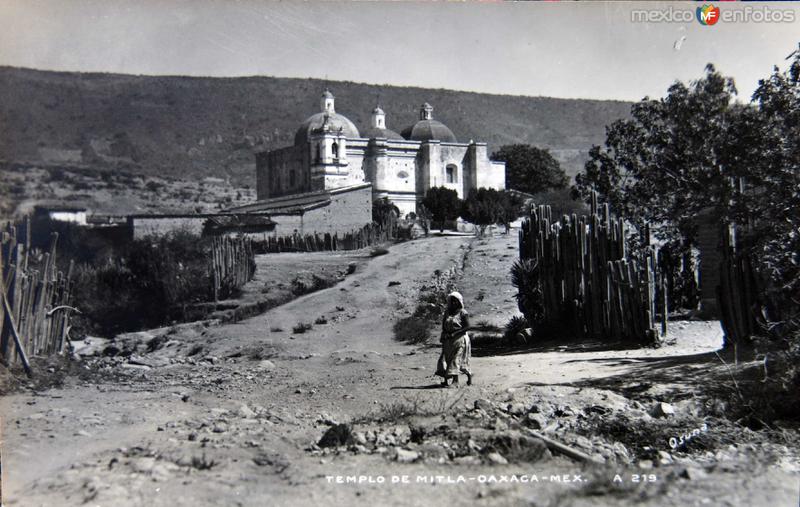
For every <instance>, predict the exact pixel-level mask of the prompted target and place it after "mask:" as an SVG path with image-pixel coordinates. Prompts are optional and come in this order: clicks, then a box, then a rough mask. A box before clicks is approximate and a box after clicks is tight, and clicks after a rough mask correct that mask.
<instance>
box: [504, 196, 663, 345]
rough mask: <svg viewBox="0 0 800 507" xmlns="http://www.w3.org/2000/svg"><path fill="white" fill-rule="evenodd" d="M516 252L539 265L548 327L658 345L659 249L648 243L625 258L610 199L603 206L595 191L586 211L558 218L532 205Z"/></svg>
mask: <svg viewBox="0 0 800 507" xmlns="http://www.w3.org/2000/svg"><path fill="white" fill-rule="evenodd" d="M519 250H520V258H521V259H530V260H534V261H536V262H537V263H538V265H539V271H540V283H541V289H542V294H543V321H544V322H543V323H544V324H545V325H559V326H561V327H562V328H566V329H570V328H571V329H572V330H573V331H574V332H575V333H576V334H577V335H578V336H580V337H588V338H593V339H600V340H606V339H622V340H628V341H636V342H640V343H655V344H657V343H658V342H659V336H660V335H664V334H666V316H667V315H666V311H665V309H666V301H665V300H666V292H665V291H664V287H663V276H661V275H660V274H659V273H658V272H657V271H656V269H657V266H658V252H657V251H656V249H655V248H654V247H648V248H647V249H646V250H645V253H644V256H643V258H642V259H633V258H626V253H627V252H626V248H625V223H624V221H623V220H621V219H617V218H616V217H614V216H612V214H611V210H610V209H609V206H608V204H602V205H598V202H597V195H596V194H593V195H592V199H591V213H590V215H589V216H585V215H583V216H580V217H578V216H577V215H575V214H573V215H571V216H569V215H564V216H563V217H562V218H561V219H560V220H559V221H556V222H554V221H553V217H552V210H551V208H550V206H538V207H537V208H535V209H531V210H530V213H529V216H528V217H527V218H526V219H525V220H524V221H523V224H522V229H521V230H520V237H519ZM662 299H663V300H664V301H662ZM659 314H660V315H661V322H660V324H661V333H660V334H659V331H658V329H657V328H656V321H655V319H656V316H657V315H659Z"/></svg>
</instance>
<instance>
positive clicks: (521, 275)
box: [511, 259, 544, 326]
mask: <svg viewBox="0 0 800 507" xmlns="http://www.w3.org/2000/svg"><path fill="white" fill-rule="evenodd" d="M540 276H541V274H540V271H539V263H538V262H537V261H535V260H533V259H520V260H517V261H516V262H514V265H513V266H511V284H512V285H513V286H514V287H516V288H517V295H516V298H517V307H519V311H521V312H522V314H523V315H524V316H525V319H527V321H528V323H529V324H530V325H532V326H535V325H536V324H537V323H539V322H541V320H542V317H543V311H544V304H543V303H544V301H543V295H542V288H541V280H540Z"/></svg>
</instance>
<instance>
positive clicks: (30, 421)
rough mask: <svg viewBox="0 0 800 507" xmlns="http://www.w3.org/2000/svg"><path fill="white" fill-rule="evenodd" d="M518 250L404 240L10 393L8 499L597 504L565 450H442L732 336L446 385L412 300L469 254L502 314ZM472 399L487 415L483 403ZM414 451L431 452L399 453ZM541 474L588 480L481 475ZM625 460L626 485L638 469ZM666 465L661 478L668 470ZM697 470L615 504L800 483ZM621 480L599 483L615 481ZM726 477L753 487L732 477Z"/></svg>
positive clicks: (706, 330)
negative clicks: (320, 284) (341, 439)
mask: <svg viewBox="0 0 800 507" xmlns="http://www.w3.org/2000/svg"><path fill="white" fill-rule="evenodd" d="M514 244H515V240H514V238H513V237H496V238H494V239H492V240H491V241H476V240H474V239H472V238H464V237H449V238H432V239H429V240H424V241H415V242H409V243H403V244H399V245H396V246H394V247H392V248H391V251H390V253H389V254H388V255H384V256H380V257H376V258H374V259H371V260H370V261H369V262H367V263H365V264H363V265H361V266H360V267H359V268H358V270H357V271H356V272H355V273H354V274H352V275H349V276H348V277H347V278H346V279H345V280H344V281H343V282H341V283H340V284H339V285H337V286H335V287H332V288H330V289H326V290H323V291H319V292H315V293H312V294H308V295H305V296H302V297H300V298H299V299H296V300H294V301H292V302H290V303H288V304H286V305H283V306H281V307H278V308H274V309H272V310H270V311H268V312H266V313H264V314H262V315H259V316H256V317H253V318H250V319H247V320H244V321H241V322H238V323H236V324H230V325H224V326H218V327H207V328H206V327H202V326H197V327H191V326H189V327H187V328H182V329H181V330H179V331H176V332H171V334H169V335H168V336H167V337H166V340H165V342H166V343H165V344H163V346H162V347H161V348H159V349H157V350H155V351H153V352H152V353H150V354H147V355H146V357H144V359H143V360H142V361H139V362H140V364H127V365H125V366H115V367H113V368H110V367H109V372H108V375H107V376H106V377H102V379H101V380H99V381H98V380H92V381H81V380H79V377H71V378H70V380H69V382H68V384H67V385H66V386H65V387H64V388H61V389H52V390H48V391H45V392H41V393H35V392H29V393H25V394H18V395H13V396H8V397H5V398H3V399H2V407H1V408H2V414H4V416H5V417H4V420H3V444H4V445H3V473H4V482H3V493H4V500H5V503H6V504H7V505H9V506H23V505H24V506H38V505H42V506H44V505H104V506H105V505H114V506H117V505H155V506H158V505H169V506H171V507H175V506H184V505H186V506H189V505H192V506H195V505H248V506H249V505H267V504H269V505H310V504H317V505H411V504H420V505H422V504H426V505H427V504H434V503H444V502H446V503H448V504H455V505H475V504H480V505H509V504H520V503H525V504H529V505H556V504H563V505H572V504H574V505H583V504H584V503H582V502H585V501H586V502H590V501H592V498H591V497H590V496H586V495H584V494H582V493H581V494H578V492H580V491H582V488H583V489H585V488H586V487H587V484H588V485H592V484H596V483H595V482H592V481H589V480H588V479H587V478H586V477H588V475H587V474H589V473H590V472H591V473H592V474H594V473H596V472H592V471H587V470H586V469H583V468H582V467H581V466H580V465H579V464H577V463H575V462H573V461H571V460H568V459H566V458H563V457H558V456H556V457H552V458H549V459H543V460H541V461H536V460H532V459H529V460H528V461H527V463H526V462H519V461H518V462H514V461H513V460H511V459H509V461H511V463H510V464H504V463H502V460H496V461H492V462H487V461H486V459H487V458H486V456H484V457H483V458H480V459H478V458H474V457H472V459H467V458H470V456H464V457H463V458H459V459H453V460H452V462H451V456H449V455H448V452H446V451H447V450H448V449H449V450H450V451H453V450H456V451H457V452H456V453H455V454H457V455H461V454H463V453H465V452H467V451H462V450H461V449H462V448H466V447H475V448H477V447H479V445H478V444H480V438H482V437H481V435H484V436H486V435H485V431H484V433H480V431H483V429H482V428H491V430H492V431H493V432H494V433H492V435H494V434H497V433H498V432H504V431H506V430H509V428H511V429H510V430H509V431H512V430H514V428H516V427H517V426H518V425H516V422H515V421H516V420H517V419H519V417H520V414H516V413H514V414H512V409H511V408H509V409H506V408H504V407H506V406H507V405H509V406H510V405H525V406H526V407H527V406H529V405H530V404H531V402H536V403H539V404H540V405H541V406H545V405H547V406H551V405H552V406H553V407H558V409H557V410H561V411H562V413H563V412H564V411H563V410H562V409H563V408H564V407H563V406H566V405H570V406H571V407H572V408H571V409H570V410H574V411H575V412H580V410H581V409H582V407H591V406H596V405H598V404H602V405H603V406H605V407H607V408H608V409H609V410H611V409H619V410H622V411H624V410H630V409H631V407H632V406H633V405H632V404H631V402H630V400H627V399H625V398H623V397H621V396H620V395H619V394H616V393H614V392H612V391H611V390H601V389H596V388H593V387H587V386H586V385H585V384H586V383H587V382H588V381H589V380H590V379H592V381H593V382H598V381H602V380H603V379H606V380H611V379H617V380H618V379H620V378H622V379H626V378H628V377H626V376H630V375H632V374H635V372H636V371H637V369H638V368H639V367H641V366H642V365H643V364H647V362H648V361H653V360H658V359H659V358H664V359H670V358H675V357H694V356H698V355H702V354H704V353H711V352H713V350H715V349H716V348H717V347H718V346H719V343H720V339H721V333H720V332H719V330H718V328H716V327H715V326H714V325H713V324H709V323H686V324H682V326H683V329H680V328H676V329H675V338H676V340H677V342H678V343H679V344H680V345H674V346H668V347H664V348H662V349H659V350H657V351H652V350H636V351H586V352H575V351H574V350H570V351H567V350H552V351H541V352H537V353H535V354H530V353H529V354H510V355H502V356H487V357H475V358H474V363H473V366H474V369H475V371H476V373H477V381H478V382H477V385H475V386H472V387H468V388H467V387H464V388H461V389H455V390H442V389H434V388H431V387H432V385H433V384H435V383H436V382H437V381H436V379H435V378H434V377H433V376H432V373H433V369H434V366H435V361H436V357H437V354H438V350H437V349H436V347H425V346H412V345H407V344H402V343H398V342H397V341H395V340H394V339H393V331H392V324H393V323H394V322H395V321H396V320H397V319H398V318H401V317H404V316H407V315H409V314H410V313H411V312H412V311H413V309H414V308H415V306H416V304H417V296H418V293H419V291H420V288H421V287H422V285H424V284H427V283H430V280H431V278H432V275H433V272H434V270H437V269H438V270H442V271H445V270H447V269H448V268H450V267H451V266H454V265H455V266H458V267H462V266H463V267H464V272H463V276H462V278H461V280H460V282H459V288H461V289H463V292H464V293H465V296H466V298H467V307H468V308H469V309H470V311H471V312H472V313H473V315H475V316H476V318H477V320H486V321H488V322H490V323H494V324H496V325H502V324H504V323H505V322H506V321H507V320H508V318H509V317H510V316H511V315H513V314H514V313H516V311H515V303H514V300H513V288H512V287H510V285H509V284H508V282H507V273H508V268H509V266H510V264H511V262H513V258H514V255H513V254H514V251H513V248H514ZM465 256H466V259H465ZM267 260H268V258H267ZM284 261H285V259H282V261H281V262H284ZM261 262H264V259H261ZM390 282H391V283H390ZM301 324H310V325H311V327H310V329H307V330H305V331H304V332H298V331H299V329H300V327H305V326H301ZM701 367H702V365H700V366H698V368H701ZM684 371H685V370H684ZM630 380H635V379H630ZM617 383H619V382H617ZM633 383H635V382H633ZM671 385H672V386H673V387H674V388H677V389H680V388H681V387H680V384H679V383H672V384H671ZM476 400H479V401H478V405H480V406H481V407H483V408H481V409H479V410H475V409H474V407H475V406H476ZM567 408H569V407H567ZM514 410H516V409H514ZM525 410H526V412H527V411H528V410H530V409H529V408H526V409H525ZM403 412H404V413H403ZM409 416H412V417H411V419H409ZM644 416H646V414H644ZM644 416H643V417H644ZM415 417H416V419H415ZM522 417H523V418H524V414H523V415H522ZM554 417H555V416H554ZM559 417H560V416H559ZM647 417H649V416H647ZM515 418H516V419H515ZM351 421H355V422H356V427H357V428H358V429H359V432H357V433H358V435H357V437H359V438H357V441H356V444H357V445H355V446H353V445H352V443H351V445H350V450H346V449H345V448H341V449H339V450H336V449H332V450H327V449H319V448H317V447H315V446H314V444H315V443H316V442H317V441H318V440H319V439H320V437H321V436H322V435H323V433H325V431H326V430H327V429H328V428H329V427H330V426H331V425H332V424H333V423H335V422H351ZM415 421H416V422H415ZM437 421H438V422H437ZM470 421H478V422H479V423H480V424H478V423H475V424H473V422H470ZM414 424H425V425H427V427H428V434H429V435H445V436H446V438H447V439H451V440H450V444H447V442H444V444H441V438H445V437H441V438H439V437H436V438H439V440H436V438H434V437H433V436H430V437H425V438H426V441H425V443H421V442H419V443H409V444H408V445H401V444H400V442H409V437H408V435H407V433H408V432H409V431H410V430H411V429H412V427H413V425H414ZM481 425H483V426H481ZM515 425H516V426H515ZM473 426H475V427H474V428H473V429H474V430H475V432H474V436H472V437H469V439H467V438H464V441H463V442H458V441H457V442H456V443H453V440H452V439H454V438H456V437H455V436H454V435H456V434H457V433H458V431H459V430H460V428H467V427H470V428H472V427H473ZM478 426H480V427H478ZM562 426H564V427H568V426H569V425H562ZM371 431H372V432H373V433H372V434H371V435H370V432H371ZM514 431H516V430H514ZM365 435H366V437H365ZM487 438H493V437H491V435H490V436H488V437H487ZM515 438H518V437H515ZM434 441H436V442H438V443H437V444H436V445H435V446H434V445H433V443H432V442H434ZM476 441H477V442H478V443H475V442H476ZM469 442H472V443H471V444H470V443H469ZM362 444H363V445H362ZM462 444H463V445H462ZM662 444H663V443H662ZM598 445H599V444H598ZM654 445H656V444H655V443H654ZM437 446H438V447H437ZM459 446H461V447H459ZM404 447H407V448H408V449H411V450H410V451H409V452H411V453H416V456H415V455H414V454H403V452H401V451H398V450H397V449H398V448H404ZM590 448H591V445H590ZM594 449H595V450H597V449H599V447H596V448H594ZM476 452H477V451H476ZM731 452H732V451H731ZM437 453H440V455H437ZM449 454H453V452H450V453H449ZM484 454H485V452H484ZM492 459H494V458H492ZM537 459H538V458H537ZM398 461H399V462H398ZM404 461H409V463H405V462H404ZM768 472H769V473H768ZM533 473H536V474H539V475H540V476H542V477H544V476H548V477H549V476H551V475H552V476H556V475H558V476H559V477H561V476H563V475H564V474H566V475H567V476H568V477H574V476H576V475H582V476H583V478H582V479H581V480H577V481H568V482H564V483H560V482H559V483H556V482H555V481H553V482H550V480H549V479H548V480H547V481H544V480H542V481H541V482H538V483H536V484H514V483H512V484H509V483H500V484H493V483H481V481H480V480H478V479H477V478H478V477H482V476H488V475H489V474H499V475H505V474H533ZM605 473H607V472H605ZM626 473H627V474H628V476H627V477H626V480H627V482H628V483H630V475H631V474H632V473H633V472H630V471H628V472H626ZM704 473H706V472H704ZM658 474H659V475H660V476H662V477H666V475H667V472H666V469H664V470H662V471H659V472H658ZM720 474H723V472H720ZM349 475H354V476H365V475H370V476H372V477H373V479H374V480H376V478H377V477H385V478H386V480H387V481H390V480H391V477H392V476H397V475H408V476H409V477H410V478H411V480H412V481H415V480H416V478H417V477H431V476H436V475H448V476H451V478H452V477H456V476H458V475H464V476H465V477H472V479H473V480H472V481H469V480H468V482H467V483H466V484H460V485H455V484H427V483H426V484H419V483H417V484H413V485H408V484H394V485H391V484H369V483H361V484H337V483H336V478H335V477H336V476H342V477H344V476H349ZM601 475H602V473H601ZM612 476H613V474H612ZM697 476H699V475H697V474H696V477H695V479H696V480H694V481H693V482H691V484H690V485H689V486H686V485H685V484H684V485H681V486H680V487H678V486H675V487H674V488H671V489H670V488H667V486H666V484H665V482H664V481H661V482H659V483H657V484H653V485H651V486H652V487H650V489H649V490H644V491H643V492H642V491H639V490H636V491H633V490H632V489H631V488H632V487H633V485H630V487H629V488H628V489H626V490H625V491H627V492H628V493H631V491H633V493H631V495H632V496H631V497H630V498H628V497H626V496H625V495H622V496H620V497H617V496H614V494H612V495H611V496H610V497H608V498H606V499H607V500H608V502H607V503H609V504H614V503H617V501H622V502H625V501H627V500H626V498H627V499H628V500H631V501H632V500H635V499H636V498H640V499H641V498H644V500H645V501H646V502H645V503H646V504H647V503H649V504H651V505H663V504H667V505H671V504H674V505H693V504H697V505H700V504H702V503H704V502H705V503H707V502H706V501H705V500H704V499H710V494H711V493H710V492H713V491H714V490H716V491H718V492H720V493H719V494H721V495H723V496H722V497H717V498H716V499H717V500H719V499H720V498H722V499H725V498H727V497H725V496H724V495H726V494H727V495H729V496H730V495H734V496H732V497H731V498H735V499H737V500H738V499H748V498H749V499H751V500H752V499H753V497H748V496H747V490H748V488H753V487H754V484H752V481H755V482H756V483H757V485H758V486H759V487H760V486H764V485H766V486H767V489H764V490H763V491H762V493H761V496H759V497H758V503H749V505H765V503H760V502H761V501H762V500H764V501H766V500H769V501H770V503H769V505H772V506H778V505H784V504H785V503H784V502H786V501H789V500H791V499H792V495H794V494H796V491H794V490H793V489H792V488H793V482H792V481H794V483H796V481H797V477H798V476H797V472H796V471H792V469H791V466H788V465H787V467H784V468H781V469H777V470H773V469H771V468H770V469H766V471H765V470H764V469H761V471H760V472H758V473H754V474H753V475H752V476H750V477H749V479H748V480H749V481H751V482H750V483H746V482H743V481H738V479H737V478H736V476H731V474H730V473H729V474H728V475H727V476H725V475H720V476H708V474H706V475H705V476H703V477H705V478H704V479H699V480H697ZM709 477H710V478H709ZM719 477H723V480H720V479H719ZM484 478H485V477H484ZM342 480H344V479H342ZM609 480H610V479H609V478H601V479H600V483H602V482H608V481H609ZM432 481H434V482H435V480H433V479H432ZM731 483H735V484H738V485H737V486H736V487H735V488H733V490H731V488H730V485H731ZM687 484H688V483H687ZM709 484H711V485H713V487H712V489H709V487H708V485H709ZM662 485H663V486H662ZM635 486H636V487H637V488H639V487H640V486H641V485H635ZM659 488H661V489H659ZM664 488H666V489H664ZM679 491H684V492H683V493H679ZM686 491H688V493H686ZM731 491H732V492H731ZM573 493H575V495H573ZM612 493H613V492H612ZM648 499H649V501H648ZM664 499H669V501H664V502H662V500H664ZM709 501H710V500H709ZM733 501H734V500H731V502H733ZM585 504H586V505H589V504H591V503H585ZM714 504H717V505H720V504H724V502H720V503H717V502H716V500H715V503H714ZM728 504H729V505H738V504H737V503H730V502H729V503H728ZM795 504H796V497H795Z"/></svg>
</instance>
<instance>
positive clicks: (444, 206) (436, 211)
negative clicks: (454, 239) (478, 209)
mask: <svg viewBox="0 0 800 507" xmlns="http://www.w3.org/2000/svg"><path fill="white" fill-rule="evenodd" d="M422 205H423V206H425V208H426V209H427V210H428V211H430V213H431V220H432V221H433V222H434V223H438V224H439V231H440V232H443V231H444V223H445V222H446V221H447V220H455V219H456V218H458V215H459V213H460V212H461V199H459V197H458V192H456V191H455V190H452V189H449V188H445V187H431V188H429V189H428V192H427V193H426V194H425V197H424V198H423V199H422Z"/></svg>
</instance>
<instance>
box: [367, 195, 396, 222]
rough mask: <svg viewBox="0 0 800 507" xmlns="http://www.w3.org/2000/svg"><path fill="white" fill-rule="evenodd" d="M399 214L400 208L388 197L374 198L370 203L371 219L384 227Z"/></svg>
mask: <svg viewBox="0 0 800 507" xmlns="http://www.w3.org/2000/svg"><path fill="white" fill-rule="evenodd" d="M399 216H400V209H398V207H397V206H395V205H394V204H393V203H392V201H390V200H389V198H388V197H383V198H381V199H376V200H375V202H373V203H372V221H373V222H375V223H376V224H379V225H381V226H383V227H386V226H387V225H388V224H389V223H390V222H391V221H394V220H396V219H397V217H399Z"/></svg>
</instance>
